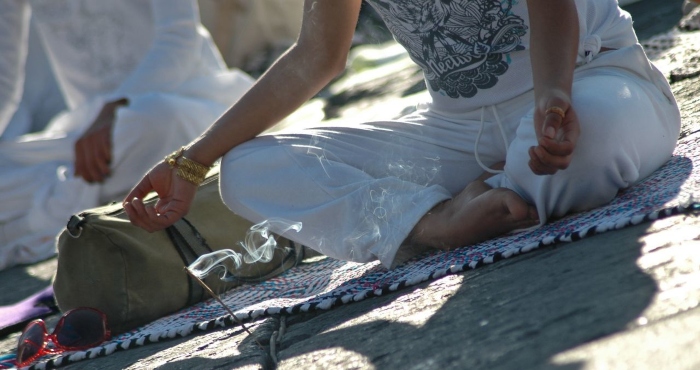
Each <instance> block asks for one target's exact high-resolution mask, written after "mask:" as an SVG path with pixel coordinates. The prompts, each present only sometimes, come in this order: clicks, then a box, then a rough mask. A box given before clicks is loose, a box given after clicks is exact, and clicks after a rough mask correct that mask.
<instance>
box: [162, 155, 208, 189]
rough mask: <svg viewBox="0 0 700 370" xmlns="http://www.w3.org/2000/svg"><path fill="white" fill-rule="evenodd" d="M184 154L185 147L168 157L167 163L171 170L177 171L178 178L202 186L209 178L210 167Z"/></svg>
mask: <svg viewBox="0 0 700 370" xmlns="http://www.w3.org/2000/svg"><path fill="white" fill-rule="evenodd" d="M184 153H185V147H184V146H183V147H182V148H180V149H179V150H177V151H175V152H173V153H172V154H170V155H168V156H166V157H165V162H166V163H167V164H168V165H169V166H170V168H176V169H177V172H176V174H177V176H178V177H180V178H181V179H184V180H186V181H188V182H190V183H192V184H194V185H197V186H199V184H201V183H202V182H203V181H204V178H205V177H206V176H207V173H208V172H209V169H210V167H207V166H205V165H203V164H201V163H199V162H195V161H193V160H191V159H189V158H187V157H185V156H184V155H183V154H184Z"/></svg>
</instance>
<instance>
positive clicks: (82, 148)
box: [74, 99, 129, 183]
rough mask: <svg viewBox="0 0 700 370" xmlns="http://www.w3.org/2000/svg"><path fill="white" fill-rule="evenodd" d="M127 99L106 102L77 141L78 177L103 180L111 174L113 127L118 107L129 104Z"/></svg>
mask: <svg viewBox="0 0 700 370" xmlns="http://www.w3.org/2000/svg"><path fill="white" fill-rule="evenodd" d="M128 102H129V101H128V100H127V99H120V100H117V101H113V102H110V103H107V104H105V105H104V106H103V107H102V110H100V113H99V114H98V115H97V117H96V118H95V120H94V121H93V122H92V124H91V125H90V128H88V130H87V131H86V132H85V133H84V134H83V135H82V136H81V137H80V139H78V141H77V142H76V143H75V172H74V175H75V176H76V177H82V178H83V179H84V180H85V181H87V182H90V183H93V182H103V181H104V180H106V179H107V177H108V176H109V174H110V168H109V165H110V163H111V162H112V128H113V127H114V114H115V112H116V110H117V108H119V107H121V106H123V105H127V104H128Z"/></svg>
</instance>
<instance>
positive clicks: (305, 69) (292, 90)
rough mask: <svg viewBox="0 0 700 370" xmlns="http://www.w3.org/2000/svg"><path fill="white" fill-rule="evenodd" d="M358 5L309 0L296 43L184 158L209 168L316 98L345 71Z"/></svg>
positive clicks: (353, 0) (196, 141) (345, 0)
mask: <svg viewBox="0 0 700 370" xmlns="http://www.w3.org/2000/svg"><path fill="white" fill-rule="evenodd" d="M360 3H361V2H360V1H359V0H352V1H350V0H343V2H332V1H316V0H313V1H312V0H308V1H307V2H306V4H305V6H304V22H303V26H302V31H301V34H300V36H299V40H298V41H297V43H296V44H295V45H294V46H292V47H291V48H290V49H289V50H288V51H287V53H285V54H284V55H283V56H282V57H281V58H280V59H279V60H277V62H275V64H273V65H272V66H271V67H270V69H269V70H268V71H267V72H266V73H265V74H264V75H263V76H262V77H261V78H260V79H259V80H258V81H257V82H256V83H255V84H254V85H253V87H252V88H251V89H250V90H249V91H248V92H247V93H246V94H245V95H244V96H243V97H242V98H241V99H240V100H239V101H238V102H236V103H235V104H234V105H233V106H232V107H231V108H230V109H229V110H228V111H227V112H226V113H224V115H222V116H221V117H220V118H219V119H218V120H217V121H216V122H215V123H214V124H213V125H212V126H211V127H210V128H209V129H208V130H207V131H206V132H205V133H204V134H203V135H201V136H200V137H199V138H198V139H196V140H195V142H194V143H192V145H190V146H189V149H188V150H187V152H186V156H187V157H188V158H191V159H193V160H195V161H197V162H200V163H202V164H205V165H210V164H212V163H213V162H214V161H216V159H217V158H219V157H221V156H222V155H224V154H225V153H226V152H228V151H229V150H231V149H232V148H234V147H235V146H237V145H239V144H241V143H243V142H245V141H248V140H250V139H252V138H254V137H255V136H257V135H259V134H260V133H261V132H263V131H265V130H266V129H268V128H270V127H272V126H273V125H274V124H276V123H278V122H279V121H280V120H282V119H283V118H284V117H286V116H287V115H289V114H290V113H292V112H293V111H294V110H296V109H297V108H299V107H300V106H301V105H302V104H303V103H304V102H306V101H307V100H308V99H310V98H312V97H313V96H314V95H316V94H317V93H318V91H320V90H321V89H322V88H323V87H324V86H325V85H326V84H328V82H330V81H331V79H333V78H334V77H335V76H337V75H338V73H340V72H341V71H342V70H343V69H344V67H345V61H346V59H347V53H348V50H349V47H350V44H351V42H352V35H353V33H354V28H355V24H356V22H357V17H358V14H359V7H360Z"/></svg>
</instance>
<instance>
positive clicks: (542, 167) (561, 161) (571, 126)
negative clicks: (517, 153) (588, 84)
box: [528, 98, 581, 175]
mask: <svg viewBox="0 0 700 370" xmlns="http://www.w3.org/2000/svg"><path fill="white" fill-rule="evenodd" d="M535 134H536V135H537V143H538V145H537V146H533V147H530V149H529V151H528V154H529V155H530V161H529V163H528V164H529V166H530V169H531V170H532V172H533V173H535V174H536V175H552V174H554V173H556V172H557V171H558V170H564V169H566V168H567V167H569V164H570V163H571V158H572V156H573V153H574V149H575V148H576V142H577V141H578V137H579V135H580V134H581V126H580V125H579V120H578V117H577V116H576V111H575V110H574V108H573V107H571V104H570V102H569V101H568V100H567V99H563V98H552V99H548V101H547V103H545V104H543V107H542V108H538V109H536V110H535Z"/></svg>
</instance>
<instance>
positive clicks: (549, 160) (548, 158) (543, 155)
mask: <svg viewBox="0 0 700 370" xmlns="http://www.w3.org/2000/svg"><path fill="white" fill-rule="evenodd" d="M534 152H535V155H536V156H537V158H538V159H539V160H540V162H542V163H543V164H544V165H546V166H547V167H550V168H555V169H559V170H564V169H566V168H568V167H569V164H570V163H571V156H558V155H552V154H551V153H549V152H548V151H547V150H546V149H544V148H543V147H541V146H537V147H535V148H534Z"/></svg>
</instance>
